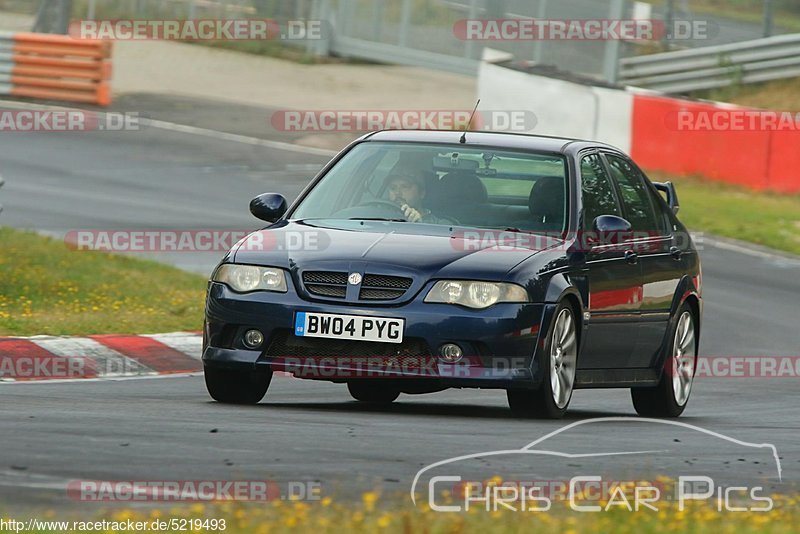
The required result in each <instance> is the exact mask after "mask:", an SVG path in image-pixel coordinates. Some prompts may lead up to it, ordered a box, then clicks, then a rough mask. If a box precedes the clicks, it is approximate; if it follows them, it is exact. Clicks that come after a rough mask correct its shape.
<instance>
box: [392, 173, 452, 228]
mask: <svg viewBox="0 0 800 534" xmlns="http://www.w3.org/2000/svg"><path fill="white" fill-rule="evenodd" d="M386 189H387V191H388V192H389V200H390V201H391V202H394V203H395V204H397V205H398V206H400V209H401V210H402V211H403V214H404V215H405V217H406V219H408V221H409V222H423V223H431V224H449V223H450V220H449V219H443V218H440V217H436V216H435V215H433V214H432V213H431V211H430V210H428V209H425V208H423V207H422V201H423V200H424V199H425V179H424V178H423V171H418V170H405V171H395V172H393V173H392V174H390V175H389V176H388V178H386Z"/></svg>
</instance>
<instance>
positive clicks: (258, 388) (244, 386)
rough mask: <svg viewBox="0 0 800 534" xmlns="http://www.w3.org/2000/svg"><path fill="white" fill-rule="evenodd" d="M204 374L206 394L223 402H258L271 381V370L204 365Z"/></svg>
mask: <svg viewBox="0 0 800 534" xmlns="http://www.w3.org/2000/svg"><path fill="white" fill-rule="evenodd" d="M204 374H205V378H206V389H207V390H208V394H209V395H211V398H213V399H214V400H215V401H217V402H222V403H225V404H258V403H259V402H260V401H261V399H263V398H264V395H265V394H266V393H267V389H268V388H269V384H270V382H271V381H272V371H238V370H233V369H214V368H211V367H207V366H206V367H205V368H204Z"/></svg>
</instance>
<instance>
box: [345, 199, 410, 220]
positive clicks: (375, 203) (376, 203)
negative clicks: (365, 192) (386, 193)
mask: <svg viewBox="0 0 800 534" xmlns="http://www.w3.org/2000/svg"><path fill="white" fill-rule="evenodd" d="M362 206H363V207H367V206H376V207H381V208H390V209H391V210H392V211H395V212H397V213H399V214H400V215H402V216H403V218H404V219H405V217H406V214H405V212H404V211H403V208H401V207H400V206H398V205H397V204H395V203H394V202H392V201H391V200H382V199H380V198H376V199H375V200H367V201H366V202H362V203H361V204H359V205H358V206H356V207H357V208H360V207H362Z"/></svg>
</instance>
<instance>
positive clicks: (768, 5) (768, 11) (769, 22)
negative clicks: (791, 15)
mask: <svg viewBox="0 0 800 534" xmlns="http://www.w3.org/2000/svg"><path fill="white" fill-rule="evenodd" d="M772 8H773V2H772V0H764V37H772V33H773V31H774V27H773V15H774V13H773V10H772Z"/></svg>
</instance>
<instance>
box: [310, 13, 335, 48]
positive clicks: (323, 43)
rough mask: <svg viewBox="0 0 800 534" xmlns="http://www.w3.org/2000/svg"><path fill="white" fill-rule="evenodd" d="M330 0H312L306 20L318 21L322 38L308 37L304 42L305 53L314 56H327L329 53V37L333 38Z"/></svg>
mask: <svg viewBox="0 0 800 534" xmlns="http://www.w3.org/2000/svg"><path fill="white" fill-rule="evenodd" d="M331 13H332V11H331V0H313V1H312V2H311V12H310V13H309V16H308V21H320V25H321V31H322V38H321V39H309V40H308V41H307V42H306V53H307V54H311V55H314V56H329V55H330V53H331V39H332V38H333V24H331V22H330V19H331Z"/></svg>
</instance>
